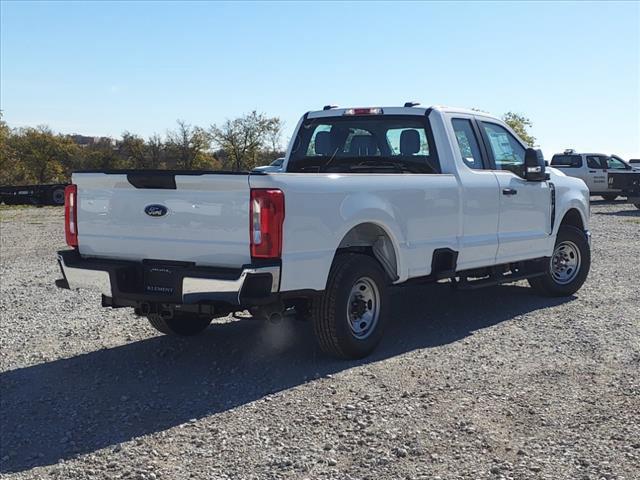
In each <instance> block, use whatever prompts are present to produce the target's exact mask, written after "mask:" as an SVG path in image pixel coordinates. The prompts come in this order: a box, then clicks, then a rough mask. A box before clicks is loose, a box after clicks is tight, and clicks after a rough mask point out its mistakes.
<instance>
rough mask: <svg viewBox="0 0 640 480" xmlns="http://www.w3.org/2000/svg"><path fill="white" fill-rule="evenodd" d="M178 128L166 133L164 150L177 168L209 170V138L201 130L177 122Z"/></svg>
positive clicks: (210, 157)
mask: <svg viewBox="0 0 640 480" xmlns="http://www.w3.org/2000/svg"><path fill="white" fill-rule="evenodd" d="M177 123H178V128H177V129H176V130H173V131H169V132H168V133H167V143H166V149H167V154H168V155H169V157H170V158H171V159H172V160H173V162H175V165H176V166H177V167H178V168H183V169H185V170H192V169H198V168H211V166H212V162H213V156H212V155H211V154H210V153H209V147H210V145H211V137H210V136H209V133H208V132H207V131H206V130H204V129H203V128H200V127H196V126H192V125H189V124H187V123H186V122H185V121H184V120H178V121H177Z"/></svg>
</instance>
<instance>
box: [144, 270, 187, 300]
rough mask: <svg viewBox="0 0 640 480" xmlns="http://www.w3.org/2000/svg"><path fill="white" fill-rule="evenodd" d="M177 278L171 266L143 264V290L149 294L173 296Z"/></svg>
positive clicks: (175, 291) (176, 290)
mask: <svg viewBox="0 0 640 480" xmlns="http://www.w3.org/2000/svg"><path fill="white" fill-rule="evenodd" d="M179 278H180V277H179V275H178V272H177V271H176V269H175V268H173V267H169V266H164V265H145V267H144V291H145V293H148V294H150V295H160V296H173V295H175V294H176V293H177V292H178V287H179V285H178V282H179Z"/></svg>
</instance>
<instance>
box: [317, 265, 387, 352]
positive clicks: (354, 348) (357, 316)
mask: <svg viewBox="0 0 640 480" xmlns="http://www.w3.org/2000/svg"><path fill="white" fill-rule="evenodd" d="M388 297H389V295H388V280H387V276H386V274H385V272H384V271H383V270H382V268H381V267H380V264H379V263H378V262H377V261H375V260H374V259H373V258H371V257H370V256H368V255H361V254H353V253H347V254H341V255H338V256H337V257H336V258H335V260H334V261H333V265H332V266H331V271H330V272H329V280H328V282H327V289H326V290H325V292H324V294H323V295H322V296H321V297H320V298H318V299H316V300H314V302H313V306H312V318H313V329H314V332H315V336H316V339H317V341H318V344H319V345H320V348H321V349H322V351H323V352H325V353H327V354H329V355H332V356H335V357H339V358H345V359H356V358H362V357H365V356H367V355H369V354H370V353H371V352H372V351H373V350H374V349H375V348H376V346H377V345H378V343H380V340H381V339H382V333H383V331H384V326H385V323H386V320H387V310H388V304H389V298H388Z"/></svg>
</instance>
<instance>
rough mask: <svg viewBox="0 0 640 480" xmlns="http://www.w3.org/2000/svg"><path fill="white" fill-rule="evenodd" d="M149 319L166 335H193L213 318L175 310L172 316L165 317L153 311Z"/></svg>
mask: <svg viewBox="0 0 640 480" xmlns="http://www.w3.org/2000/svg"><path fill="white" fill-rule="evenodd" d="M147 319H148V320H149V323H150V324H151V326H152V327H153V328H155V329H156V330H158V331H159V332H160V333H164V334H166V335H177V336H180V337H191V336H193V335H197V334H199V333H201V332H203V331H204V330H206V328H207V327H208V326H209V324H210V323H211V318H209V317H199V316H197V315H193V314H188V313H187V314H185V313H183V312H175V313H174V315H173V317H172V318H163V317H162V316H161V315H160V314H157V313H151V314H149V315H147Z"/></svg>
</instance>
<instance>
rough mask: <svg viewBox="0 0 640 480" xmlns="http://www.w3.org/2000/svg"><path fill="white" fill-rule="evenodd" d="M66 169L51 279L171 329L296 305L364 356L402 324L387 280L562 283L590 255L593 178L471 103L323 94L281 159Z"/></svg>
mask: <svg viewBox="0 0 640 480" xmlns="http://www.w3.org/2000/svg"><path fill="white" fill-rule="evenodd" d="M72 180H73V184H72V185H70V186H69V187H68V188H67V190H66V207H65V208H66V215H65V218H66V238H67V243H68V244H69V245H70V246H71V247H72V249H70V250H65V251H61V252H59V255H58V260H59V263H60V267H61V269H62V273H63V277H64V278H62V279H60V280H58V281H57V282H56V283H57V285H58V286H59V287H61V288H84V287H92V288H95V289H97V290H98V291H99V292H101V293H102V305H103V306H105V307H113V308H119V307H132V308H134V309H135V313H136V314H137V315H139V316H145V317H147V318H148V319H149V320H150V322H151V324H152V325H153V326H154V327H155V328H156V329H157V330H159V331H160V332H163V333H167V334H176V335H193V334H196V333H199V332H201V331H203V330H204V329H205V328H207V326H208V325H209V323H210V322H211V320H212V318H215V317H220V316H225V315H228V314H229V313H232V312H237V311H243V310H245V309H249V310H250V311H251V312H252V313H253V314H254V315H255V316H258V317H261V318H268V319H277V318H280V316H281V315H282V314H283V312H284V311H286V310H289V309H292V310H293V309H295V310H297V312H298V313H299V314H300V315H304V316H308V317H310V318H311V320H312V324H313V328H314V331H315V334H316V337H317V340H318V343H319V345H320V347H321V348H322V349H323V350H324V351H325V352H327V353H329V354H332V355H335V356H338V357H343V358H358V357H363V356H365V355H367V354H368V353H370V352H371V351H372V350H373V349H374V348H375V347H376V345H377V344H378V342H379V341H380V340H381V339H382V337H383V332H384V326H385V324H386V323H387V322H391V321H393V320H394V318H393V317H394V315H393V312H392V311H390V306H389V296H388V292H389V289H390V287H391V286H401V285H405V284H408V283H416V282H424V283H427V282H434V281H439V280H443V279H450V281H451V282H453V283H454V285H455V286H457V287H458V288H460V289H466V288H477V287H481V286H488V285H497V284H502V283H507V282H513V281H517V280H522V279H528V281H529V283H530V285H531V286H532V287H533V288H534V289H536V290H537V291H538V292H540V293H542V294H545V295H556V296H565V295H571V294H573V293H574V292H576V291H577V290H578V289H579V288H580V287H581V285H582V284H583V282H584V281H585V279H586V277H587V274H588V271H589V266H590V235H589V230H588V225H589V191H588V189H587V187H586V185H585V183H584V182H583V181H582V180H579V179H576V178H571V177H568V176H566V175H564V174H563V173H562V172H560V171H559V170H556V169H554V168H548V169H546V168H545V163H544V160H543V157H542V154H541V152H540V151H538V150H533V149H529V148H527V147H526V146H525V145H524V144H523V142H522V141H521V140H520V139H519V138H518V137H517V136H516V134H515V133H514V132H513V131H512V130H511V129H510V128H509V127H508V126H507V125H505V123H504V122H502V121H501V120H499V119H497V118H494V117H491V116H489V115H486V114H483V113H480V112H476V111H469V110H462V109H453V108H447V107H432V108H421V107H416V106H414V105H413V104H405V106H404V107H384V108H346V109H345V108H341V109H338V108H334V107H331V106H327V107H325V108H324V109H323V110H320V111H313V112H308V113H306V114H305V115H304V116H303V117H302V119H301V120H300V122H299V124H298V125H297V128H296V131H295V134H294V135H293V137H292V140H291V142H290V145H289V148H288V151H287V154H286V158H285V161H284V165H283V170H282V172H267V173H264V172H250V173H249V172H247V173H223V172H214V171H211V172H209V171H188V172H187V171H131V170H129V171H87V172H78V173H74V174H73V178H72ZM425 308H428V307H425ZM452 308H455V306H452Z"/></svg>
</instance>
